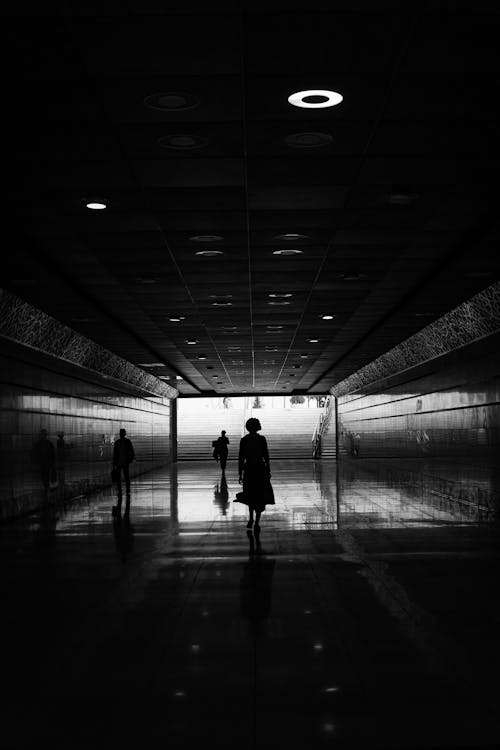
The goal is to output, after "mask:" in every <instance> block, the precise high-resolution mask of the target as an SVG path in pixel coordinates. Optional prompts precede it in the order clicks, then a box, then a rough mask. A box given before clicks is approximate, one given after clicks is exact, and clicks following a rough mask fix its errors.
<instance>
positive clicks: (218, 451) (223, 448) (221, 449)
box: [214, 430, 229, 474]
mask: <svg viewBox="0 0 500 750" xmlns="http://www.w3.org/2000/svg"><path fill="white" fill-rule="evenodd" d="M228 445H229V438H228V437H226V431H225V430H222V432H221V434H220V437H218V438H217V440H215V441H214V458H215V460H216V461H219V462H220V467H221V469H222V474H225V472H226V463H227V454H228V451H229V448H228V447H227V446H228Z"/></svg>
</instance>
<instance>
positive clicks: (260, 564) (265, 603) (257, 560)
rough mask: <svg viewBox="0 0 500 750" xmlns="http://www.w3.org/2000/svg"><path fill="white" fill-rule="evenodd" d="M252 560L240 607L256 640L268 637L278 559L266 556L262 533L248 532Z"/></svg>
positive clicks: (243, 581)
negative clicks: (267, 627) (262, 543)
mask: <svg viewBox="0 0 500 750" xmlns="http://www.w3.org/2000/svg"><path fill="white" fill-rule="evenodd" d="M247 537H248V543H249V557H248V560H247V562H246V563H244V565H243V575H242V576H241V578H240V606H241V612H242V614H243V616H244V617H245V618H246V620H247V621H248V624H249V628H250V633H251V634H252V635H253V636H254V637H258V636H263V635H265V634H266V622H267V620H268V618H269V613H270V611H271V598H272V587H273V574H274V566H275V564H276V560H275V559H274V558H272V557H267V556H266V554H265V552H264V551H263V550H262V546H261V544H260V531H255V534H253V533H252V532H251V531H250V530H248V531H247Z"/></svg>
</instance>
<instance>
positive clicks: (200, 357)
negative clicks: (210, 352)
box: [198, 354, 207, 359]
mask: <svg viewBox="0 0 500 750" xmlns="http://www.w3.org/2000/svg"><path fill="white" fill-rule="evenodd" d="M206 358H207V357H206V355H205V354H198V359H206Z"/></svg>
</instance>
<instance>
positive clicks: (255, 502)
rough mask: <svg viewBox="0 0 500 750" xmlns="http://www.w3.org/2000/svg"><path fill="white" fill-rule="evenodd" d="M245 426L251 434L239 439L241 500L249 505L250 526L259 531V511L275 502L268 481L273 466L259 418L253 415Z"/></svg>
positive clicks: (248, 524) (248, 527) (248, 526)
mask: <svg viewBox="0 0 500 750" xmlns="http://www.w3.org/2000/svg"><path fill="white" fill-rule="evenodd" d="M245 427H246V428H247V430H248V435H245V437H242V438H241V440H240V453H239V458H238V469H239V482H240V484H241V483H243V497H242V498H241V499H240V498H238V500H239V502H243V503H245V504H246V505H248V511H249V513H250V518H249V520H248V523H247V529H251V528H252V526H254V529H256V530H258V529H259V528H260V526H259V521H260V514H261V513H262V511H264V510H265V509H266V505H274V493H273V488H272V486H271V482H270V481H269V480H270V478H271V468H270V464H269V453H268V450H267V441H266V438H265V437H264V436H263V435H259V434H258V431H259V430H261V429H262V427H261V424H260V422H259V420H258V419H255V417H251V418H250V419H248V420H247V422H246V424H245ZM254 512H255V525H254Z"/></svg>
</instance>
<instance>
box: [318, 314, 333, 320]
mask: <svg viewBox="0 0 500 750" xmlns="http://www.w3.org/2000/svg"><path fill="white" fill-rule="evenodd" d="M319 317H320V318H321V319H322V320H333V319H334V317H335V316H334V315H320V316H319Z"/></svg>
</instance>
